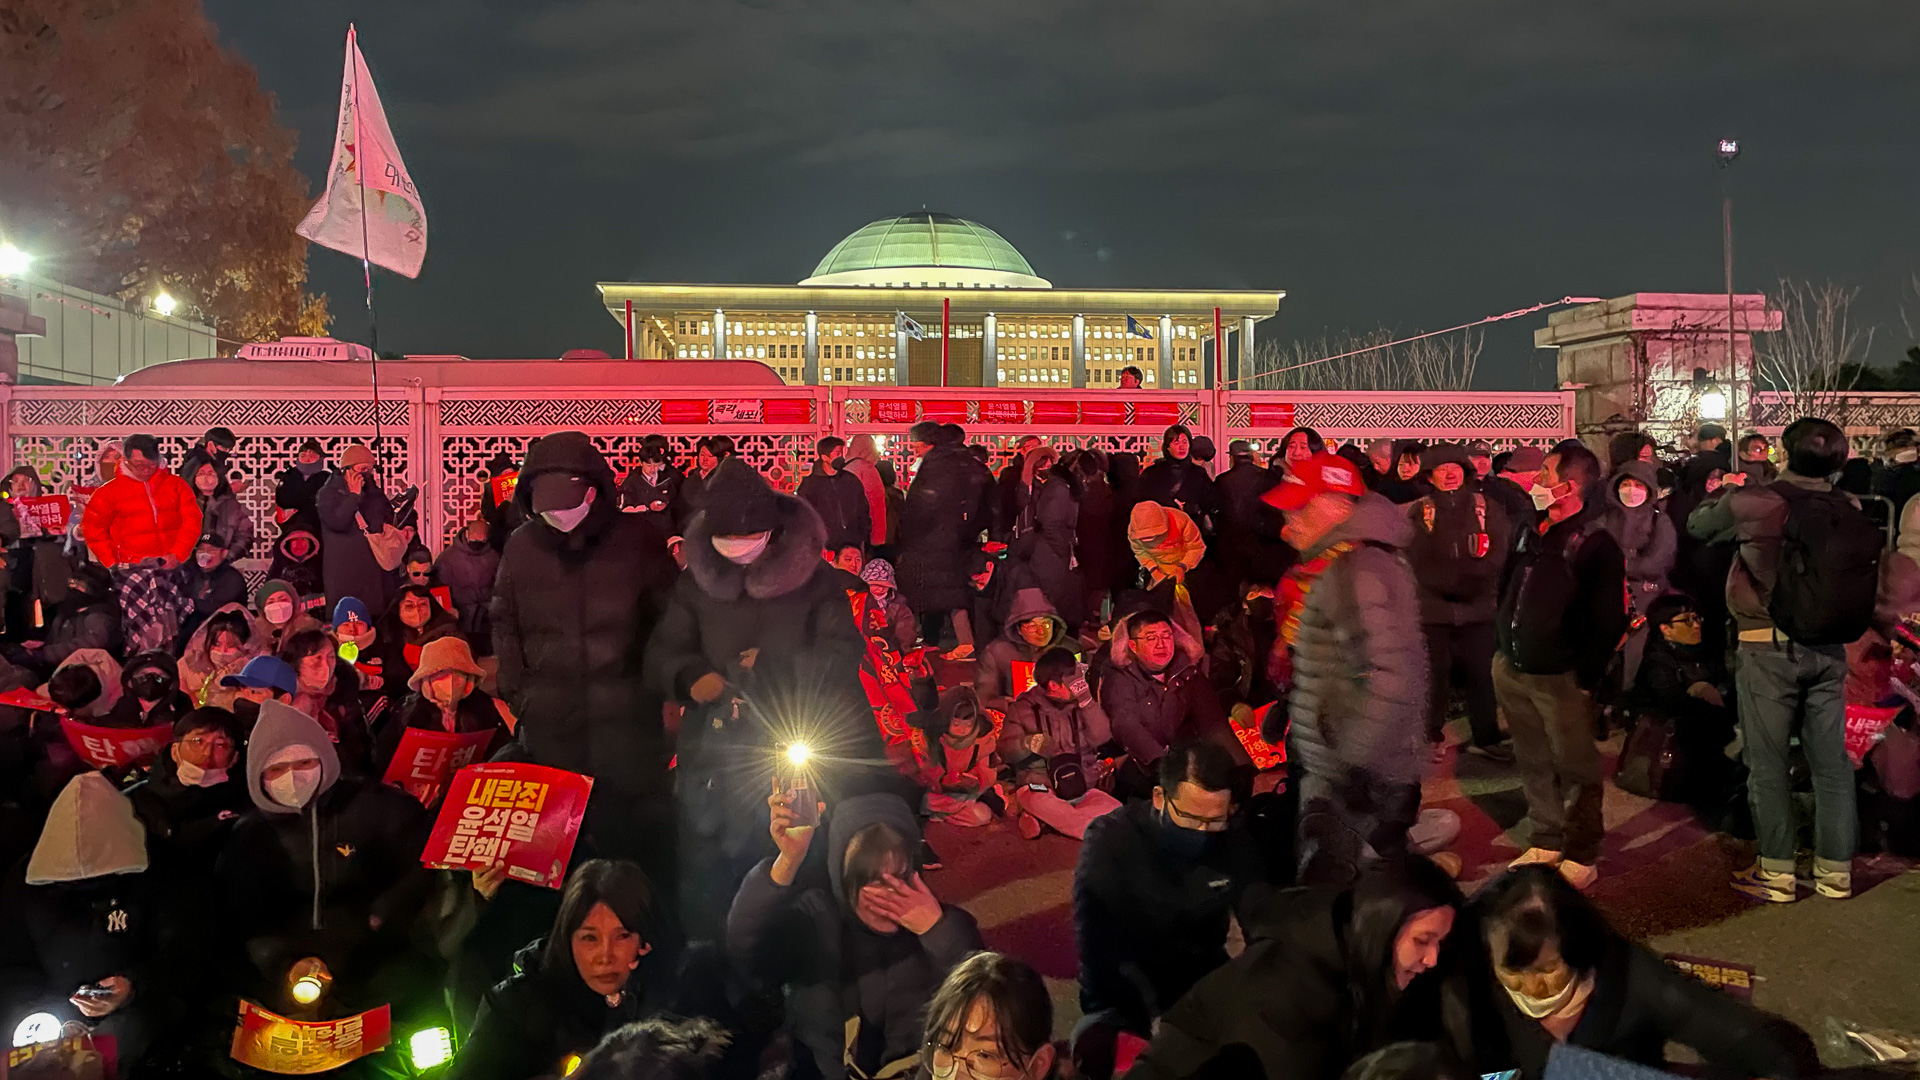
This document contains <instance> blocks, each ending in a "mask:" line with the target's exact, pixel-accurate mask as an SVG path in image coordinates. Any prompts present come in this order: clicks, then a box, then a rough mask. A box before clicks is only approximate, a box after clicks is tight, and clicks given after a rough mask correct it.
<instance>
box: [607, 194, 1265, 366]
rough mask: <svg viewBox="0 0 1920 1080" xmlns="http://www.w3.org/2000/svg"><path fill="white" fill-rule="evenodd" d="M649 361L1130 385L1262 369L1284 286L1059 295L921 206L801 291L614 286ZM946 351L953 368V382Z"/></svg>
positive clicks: (827, 264) (611, 298) (835, 258)
mask: <svg viewBox="0 0 1920 1080" xmlns="http://www.w3.org/2000/svg"><path fill="white" fill-rule="evenodd" d="M599 288H600V294H601V296H602V298H603V299H604V301H605V303H606V305H607V310H608V311H609V312H610V313H611V314H612V315H613V317H614V318H615V319H616V320H618V321H619V322H620V323H621V324H622V325H623V326H625V327H626V332H627V336H628V338H627V340H628V351H629V354H630V355H631V356H633V357H637V358H640V359H649V360H650V359H666V360H673V359H684V360H692V359H712V358H716V357H718V358H727V359H740V360H759V361H763V362H764V363H765V364H766V365H767V366H768V367H770V368H772V369H773V370H774V371H775V372H777V373H778V374H779V375H780V377H781V378H782V379H784V380H786V381H787V382H788V383H791V384H802V385H814V384H828V385H831V384H835V383H853V384H864V385H882V386H940V385H942V384H943V383H944V384H945V385H948V386H1005V387H1013V386H1020V385H1029V386H1031V385H1034V384H1040V385H1043V386H1050V387H1073V386H1080V387H1108V388H1111V387H1116V386H1118V385H1119V382H1120V372H1121V371H1122V370H1123V369H1124V368H1127V367H1136V368H1138V369H1140V372H1141V374H1142V379H1143V381H1142V385H1143V387H1145V388H1146V389H1171V390H1182V389H1201V388H1206V387H1211V386H1212V385H1213V381H1214V364H1213V354H1214V336H1215V326H1216V319H1217V320H1218V323H1217V325H1218V326H1219V327H1220V329H1221V330H1222V336H1224V337H1225V338H1226V340H1227V350H1226V369H1227V377H1228V378H1229V379H1231V378H1233V377H1234V374H1235V372H1237V371H1242V370H1250V368H1251V365H1252V357H1253V340H1254V324H1255V323H1257V322H1259V321H1260V320H1262V319H1267V318H1271V317H1272V316H1273V315H1274V314H1275V313H1277V312H1278V311H1279V308H1280V300H1281V298H1282V297H1283V296H1285V295H1286V294H1285V293H1283V292H1279V291H1258V292H1256V291H1247V290H1232V291H1215V290H1205V289H1057V288H1054V286H1053V283H1052V282H1050V281H1048V280H1047V279H1045V278H1043V277H1041V276H1039V275H1038V274H1036V273H1035V272H1034V269H1033V267H1032V266H1031V265H1030V264H1028V262H1027V260H1026V258H1025V257H1024V256H1022V255H1021V254H1020V252H1019V251H1018V250H1016V249H1015V248H1014V246H1013V245H1012V244H1010V243H1008V242H1007V241H1006V240H1005V239H1004V238H1002V237H1001V236H1000V234H999V233H996V232H994V231H993V230H992V229H989V228H987V227H986V226H984V225H981V224H979V223H978V222H974V221H968V220H966V219H965V218H958V217H953V216H950V215H947V214H935V213H927V212H924V211H923V212H920V213H915V214H903V215H901V216H900V217H894V218H887V219H885V220H881V221H876V222H873V223H872V224H869V225H866V226H864V227H862V228H860V229H858V230H855V231H854V232H853V233H852V234H851V235H849V236H848V237H847V238H846V239H844V240H842V241H840V242H839V243H838V244H835V245H834V247H833V250H831V251H829V252H827V254H826V257H825V258H823V259H821V260H820V264H819V265H818V266H816V267H814V270H813V273H812V274H811V275H809V276H808V277H807V278H806V279H805V280H803V281H801V282H800V283H799V284H797V285H696V284H659V283H651V282H602V283H601V284H600V286H599ZM943 345H944V361H945V362H944V378H943V363H942V360H943V348H942V347H943Z"/></svg>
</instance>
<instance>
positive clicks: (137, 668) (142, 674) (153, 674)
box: [100, 649, 193, 728]
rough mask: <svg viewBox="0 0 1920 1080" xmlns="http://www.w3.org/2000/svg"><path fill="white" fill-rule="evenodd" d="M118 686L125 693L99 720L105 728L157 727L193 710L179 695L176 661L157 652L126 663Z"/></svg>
mask: <svg viewBox="0 0 1920 1080" xmlns="http://www.w3.org/2000/svg"><path fill="white" fill-rule="evenodd" d="M120 686H121V688H122V689H123V690H125V691H126V692H125V693H123V694H121V695H120V700H119V701H116V702H114V703H113V708H111V709H108V710H107V715H106V716H105V717H104V718H103V719H102V720H101V721H100V722H101V723H102V724H104V725H105V726H107V727H120V728H143V727H158V726H160V725H161V724H171V723H173V722H174V721H176V720H179V719H180V718H181V717H183V716H185V715H187V713H189V712H191V711H192V710H193V699H192V698H189V697H188V696H187V695H185V694H183V693H181V692H180V662H179V661H178V660H175V659H174V658H173V656H172V655H171V654H169V653H165V652H162V651H161V650H159V649H154V650H152V651H150V652H143V653H141V654H140V655H138V656H135V657H133V658H132V659H130V660H128V661H127V666H126V667H124V668H121V669H120Z"/></svg>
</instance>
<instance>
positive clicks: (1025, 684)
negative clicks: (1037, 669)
mask: <svg viewBox="0 0 1920 1080" xmlns="http://www.w3.org/2000/svg"><path fill="white" fill-rule="evenodd" d="M1012 673H1013V692H1012V693H1010V694H1008V695H1007V696H1008V697H1019V696H1020V695H1021V694H1024V693H1026V692H1027V691H1029V690H1031V689H1033V662H1032V661H1030V660H1015V661H1014V662H1013V669H1012Z"/></svg>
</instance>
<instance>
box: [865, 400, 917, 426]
mask: <svg viewBox="0 0 1920 1080" xmlns="http://www.w3.org/2000/svg"><path fill="white" fill-rule="evenodd" d="M873 422H874V423H876V424H911V423H913V402H911V401H898V400H894V399H891V398H887V399H882V400H877V401H875V402H874V403H873Z"/></svg>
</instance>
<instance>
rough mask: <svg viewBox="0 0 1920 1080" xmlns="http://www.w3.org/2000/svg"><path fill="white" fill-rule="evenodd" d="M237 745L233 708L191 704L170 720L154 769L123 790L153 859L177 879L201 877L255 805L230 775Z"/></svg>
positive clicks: (235, 776) (234, 776)
mask: <svg viewBox="0 0 1920 1080" xmlns="http://www.w3.org/2000/svg"><path fill="white" fill-rule="evenodd" d="M239 746H240V731H239V726H238V725H237V724H236V723H235V721H234V716H233V714H232V713H230V712H228V711H227V710H225V709H219V708H203V709H194V710H192V711H191V712H188V713H187V714H186V715H184V716H182V717H181V718H180V719H179V720H178V721H176V722H175V723H174V725H173V744H172V745H171V746H169V747H168V748H167V752H166V753H164V754H160V755H158V756H157V757H156V758H155V759H154V765H153V771H152V772H151V773H149V774H148V775H147V778H146V779H145V780H142V781H141V782H140V783H138V784H135V785H134V786H133V787H131V788H128V789H127V797H128V798H129V799H132V800H133V809H134V812H135V813H136V814H138V815H139V816H140V821H141V823H142V824H143V825H145V826H146V829H147V840H148V844H149V846H150V847H151V848H152V849H153V854H154V859H155V860H156V863H157V864H158V865H159V866H161V868H163V869H165V870H167V871H168V872H169V873H173V874H174V875H175V877H176V878H177V879H184V880H191V881H204V880H205V879H206V878H207V876H208V875H210V874H211V873H212V872H213V862H214V859H215V858H216V857H218V855H219V854H220V845H221V844H222V843H224V842H225V840H226V836H227V832H228V830H229V829H230V828H231V827H232V824H233V820H234V819H235V818H236V817H238V816H239V815H240V814H242V813H244V812H245V811H246V810H247V808H248V807H250V806H252V805H253V803H252V801H251V800H250V799H249V798H248V797H247V788H246V785H244V784H242V783H241V782H240V779H239V777H238V775H230V774H229V771H230V770H232V769H233V765H234V761H235V759H236V756H237V754H238V753H239Z"/></svg>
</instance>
